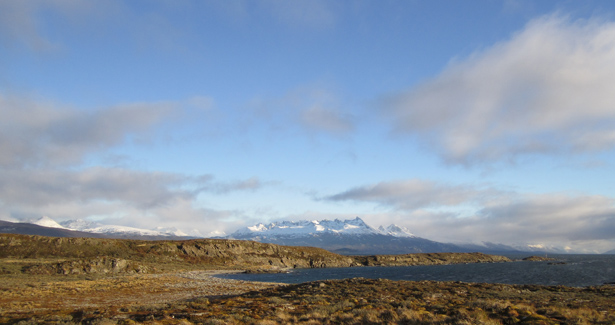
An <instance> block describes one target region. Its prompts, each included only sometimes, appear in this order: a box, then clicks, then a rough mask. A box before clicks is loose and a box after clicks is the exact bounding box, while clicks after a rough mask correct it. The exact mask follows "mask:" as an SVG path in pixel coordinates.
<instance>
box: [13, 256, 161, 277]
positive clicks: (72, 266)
mask: <svg viewBox="0 0 615 325" xmlns="http://www.w3.org/2000/svg"><path fill="white" fill-rule="evenodd" d="M22 272H23V273H28V274H45V275H52V274H64V275H67V274H108V273H113V274H117V273H129V274H130V273H149V272H150V268H148V267H147V266H144V265H141V264H139V263H135V262H133V261H128V260H124V259H121V258H110V257H100V258H96V259H91V260H73V261H64V262H59V263H44V264H35V265H29V266H25V267H24V268H23V269H22Z"/></svg>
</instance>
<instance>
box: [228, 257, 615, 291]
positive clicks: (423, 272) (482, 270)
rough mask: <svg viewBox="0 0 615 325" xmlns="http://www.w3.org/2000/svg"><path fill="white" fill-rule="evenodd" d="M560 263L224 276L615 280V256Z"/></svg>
mask: <svg viewBox="0 0 615 325" xmlns="http://www.w3.org/2000/svg"><path fill="white" fill-rule="evenodd" d="M554 257H555V258H557V262H563V263H565V264H554V263H553V262H525V261H518V262H511V263H480V264H479V263H477V264H460V265H430V266H395V267H351V268H326V269H295V270H292V271H291V272H290V273H280V274H229V275H224V276H222V277H225V278H230V279H237V280H246V281H264V282H280V283H301V282H309V281H316V280H332V279H346V278H355V277H363V278H371V279H377V278H382V279H390V280H408V281H421V280H435V281H463V282H484V283H504V284H542V285H565V286H571V287H584V286H590V285H601V284H605V283H613V282H615V255H558V256H554Z"/></svg>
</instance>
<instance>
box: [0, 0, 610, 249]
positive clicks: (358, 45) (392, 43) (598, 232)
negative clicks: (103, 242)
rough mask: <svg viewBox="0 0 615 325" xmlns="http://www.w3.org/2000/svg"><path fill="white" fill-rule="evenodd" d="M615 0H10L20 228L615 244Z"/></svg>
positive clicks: (10, 108)
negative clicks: (355, 225) (310, 229)
mask: <svg viewBox="0 0 615 325" xmlns="http://www.w3.org/2000/svg"><path fill="white" fill-rule="evenodd" d="M614 171H615V2H613V1H610V0H606V1H596V0H595V1H592V0H588V1H549V0H544V1H524V0H509V1H506V0H503V1H495V0H468V1H443V0H436V1H414V0H404V1H394V0H383V1H380V0H379V1H375V0H373V1H367V0H356V1H321V0H309V1H307V0H304V1H302V0H294V1H283V0H258V1H248V0H224V1H223V0H216V1H213V0H212V1H197V0H194V1H191V0H173V1H168V0H148V1H145V0H135V1H116V0H105V1H102V0H101V1H96V0H94V1H89V0H88V1H86V0H45V1H43V0H24V1H11V0H5V1H0V219H2V220H8V221H27V220H33V219H38V218H40V217H42V216H48V217H50V218H53V219H54V220H56V221H64V220H73V219H83V220H90V221H96V222H100V223H103V224H113V225H123V226H132V227H140V228H149V229H151V228H154V227H175V228H178V229H180V230H182V231H183V232H185V233H188V234H191V235H201V236H210V235H213V234H219V233H220V232H225V233H227V234H230V233H232V232H233V231H235V230H237V229H239V228H241V227H245V226H251V225H254V224H257V223H260V222H263V223H268V222H274V221H279V220H306V219H307V220H322V219H329V220H331V219H336V218H338V219H351V218H355V217H360V218H362V219H363V220H364V221H365V222H367V223H368V224H369V225H371V226H373V227H378V226H380V225H385V226H387V225H389V224H392V223H394V224H397V225H400V226H404V227H406V228H408V229H409V230H410V231H411V232H412V233H414V234H415V235H417V236H419V237H423V238H427V239H431V240H436V241H441V242H451V243H483V242H491V243H502V244H507V245H532V246H534V247H545V248H560V249H565V250H567V251H569V252H582V253H601V252H605V251H608V250H612V249H615V182H614V181H613V180H614V179H615V177H614V176H615V172H614Z"/></svg>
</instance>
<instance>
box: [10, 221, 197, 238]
mask: <svg viewBox="0 0 615 325" xmlns="http://www.w3.org/2000/svg"><path fill="white" fill-rule="evenodd" d="M39 220H40V219H39ZM0 233H5V234H19V235H36V236H47V237H69V238H113V239H142V240H173V239H191V238H194V237H185V236H174V235H166V236H161V235H147V234H143V233H130V232H107V233H94V232H86V231H78V230H71V229H67V228H65V227H62V226H60V227H57V226H55V227H54V226H52V227H48V226H41V225H38V224H34V223H27V222H10V221H3V220H0Z"/></svg>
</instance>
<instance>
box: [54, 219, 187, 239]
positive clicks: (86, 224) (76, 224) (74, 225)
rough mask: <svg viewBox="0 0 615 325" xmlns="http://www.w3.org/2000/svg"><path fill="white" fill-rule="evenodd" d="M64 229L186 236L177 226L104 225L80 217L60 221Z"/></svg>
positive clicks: (99, 232) (104, 232)
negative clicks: (143, 227) (151, 227)
mask: <svg viewBox="0 0 615 325" xmlns="http://www.w3.org/2000/svg"><path fill="white" fill-rule="evenodd" d="M61 225H62V226H64V228H66V229H70V230H77V231H82V232H90V233H95V234H124V235H137V236H178V237H181V236H188V235H187V234H186V233H184V232H183V231H181V230H179V229H177V228H163V227H157V228H155V229H142V228H135V227H127V226H115V225H104V224H101V223H98V222H92V221H86V220H82V219H77V220H67V221H63V222H61Z"/></svg>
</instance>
